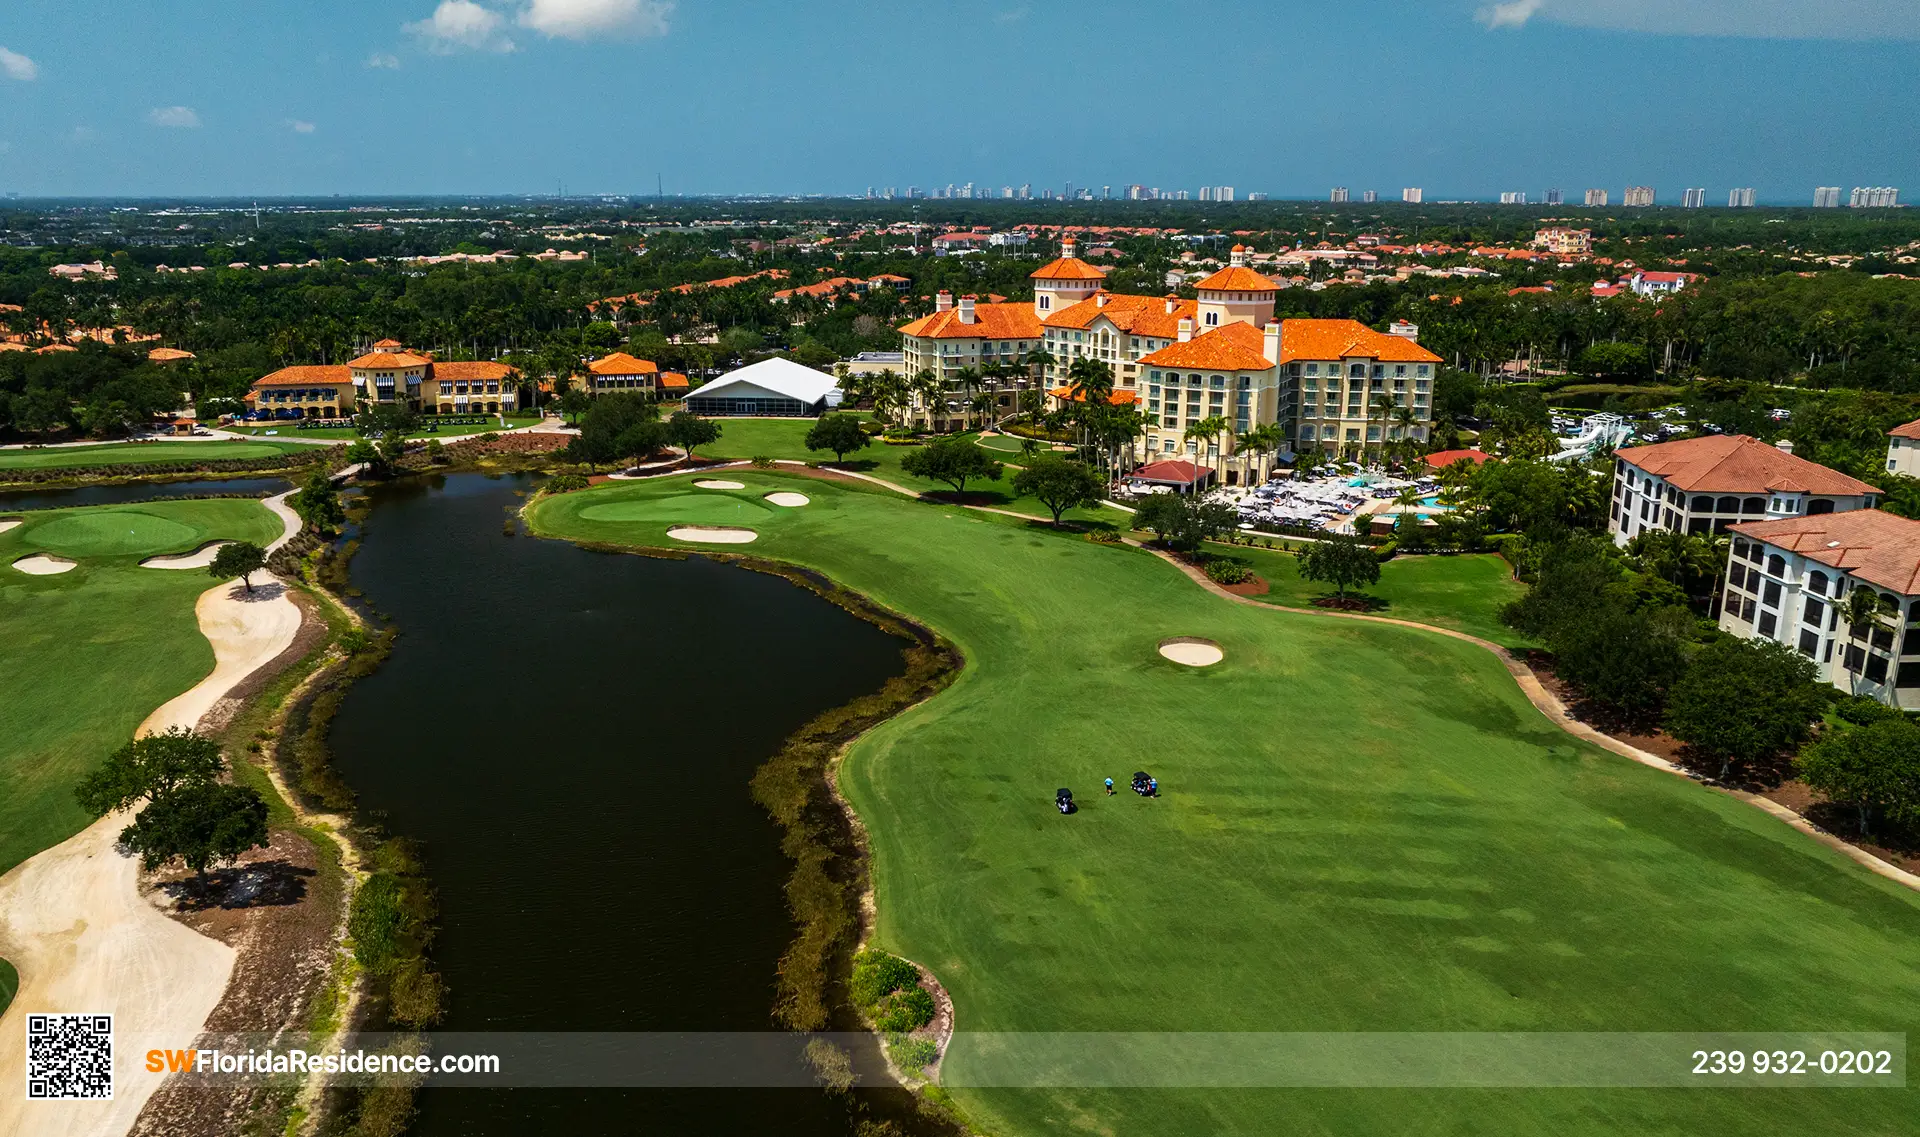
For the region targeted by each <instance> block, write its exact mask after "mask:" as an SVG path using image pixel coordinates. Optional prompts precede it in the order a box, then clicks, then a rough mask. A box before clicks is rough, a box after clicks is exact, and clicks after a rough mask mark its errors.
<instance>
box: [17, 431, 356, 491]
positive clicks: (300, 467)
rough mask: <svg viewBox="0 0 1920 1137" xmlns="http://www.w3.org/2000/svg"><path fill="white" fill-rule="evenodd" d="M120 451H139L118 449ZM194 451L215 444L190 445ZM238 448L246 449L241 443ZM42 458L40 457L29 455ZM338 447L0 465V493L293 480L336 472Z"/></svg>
mask: <svg viewBox="0 0 1920 1137" xmlns="http://www.w3.org/2000/svg"><path fill="white" fill-rule="evenodd" d="M120 445H144V444H134V443H122V444H120ZM192 445H195V446H210V445H218V443H204V442H202V443H193V444H192ZM242 445H252V444H250V443H243V444H242ZM35 453H42V452H35ZM345 454H346V448H345V447H344V446H312V445H306V446H300V447H298V448H295V449H286V450H283V451H282V452H281V453H279V454H274V455H268V456H265V457H259V458H207V459H193V458H182V459H177V460H171V461H167V460H163V461H157V462H116V463H107V464H92V463H75V464H73V465H48V466H40V467H23V466H10V465H7V464H5V463H0V491H5V490H18V489H28V488H31V489H36V490H56V489H76V488H79V487H82V486H103V485H124V484H127V483H131V482H178V481H196V480H200V479H205V478H209V477H239V476H243V475H266V474H281V473H284V474H289V475H291V474H296V473H299V472H301V471H304V470H306V469H308V468H309V467H312V466H314V465H319V464H324V465H326V466H327V467H328V468H330V469H338V468H339V467H340V465H341V464H342V463H343V462H344V461H345Z"/></svg>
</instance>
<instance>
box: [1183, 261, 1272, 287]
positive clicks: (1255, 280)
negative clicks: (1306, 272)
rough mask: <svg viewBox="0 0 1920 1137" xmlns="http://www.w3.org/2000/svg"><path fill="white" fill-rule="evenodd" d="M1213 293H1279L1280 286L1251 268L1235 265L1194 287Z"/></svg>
mask: <svg viewBox="0 0 1920 1137" xmlns="http://www.w3.org/2000/svg"><path fill="white" fill-rule="evenodd" d="M1194 287H1195V288H1198V289H1202V290H1204V291H1211V292H1278V291H1280V286H1279V285H1278V284H1275V283H1274V282H1273V281H1271V280H1268V279H1267V278H1266V277H1264V276H1262V275H1260V274H1259V273H1257V272H1255V271H1253V270H1252V269H1250V268H1243V267H1241V266H1240V265H1233V266H1230V267H1228V268H1223V269H1221V270H1220V271H1219V272H1216V273H1214V274H1213V275H1212V276H1210V277H1208V278H1207V279H1205V280H1203V281H1201V282H1200V283H1199V284H1196V285H1194Z"/></svg>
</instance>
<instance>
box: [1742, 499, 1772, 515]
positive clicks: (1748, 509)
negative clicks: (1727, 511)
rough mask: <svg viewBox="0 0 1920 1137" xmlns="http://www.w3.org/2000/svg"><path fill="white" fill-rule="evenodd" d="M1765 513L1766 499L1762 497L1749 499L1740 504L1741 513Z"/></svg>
mask: <svg viewBox="0 0 1920 1137" xmlns="http://www.w3.org/2000/svg"><path fill="white" fill-rule="evenodd" d="M1766 511H1767V499H1766V498H1764V497H1750V498H1748V499H1747V500H1745V501H1743V502H1741V503H1740V512H1742V513H1765V512H1766Z"/></svg>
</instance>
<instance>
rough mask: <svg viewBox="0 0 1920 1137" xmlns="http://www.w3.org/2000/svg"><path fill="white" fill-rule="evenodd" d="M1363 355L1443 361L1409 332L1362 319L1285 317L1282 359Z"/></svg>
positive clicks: (1402, 360)
mask: <svg viewBox="0 0 1920 1137" xmlns="http://www.w3.org/2000/svg"><path fill="white" fill-rule="evenodd" d="M1352 356H1361V357H1364V358H1367V359H1378V360H1381V361H1383V362H1387V363H1439V362H1440V357H1439V356H1437V355H1435V354H1433V353H1432V352H1430V351H1428V350H1427V349H1426V348H1424V347H1421V346H1420V345H1419V344H1417V343H1415V342H1413V341H1412V340H1410V339H1408V338H1407V337H1405V336H1393V335H1388V334H1387V333H1385V332H1376V331H1374V330H1373V329H1372V328H1369V327H1367V326H1366V325H1365V324H1363V323H1361V322H1360V321H1358V320H1283V321H1281V323H1280V362H1282V363H1292V362H1293V361H1294V360H1296V359H1314V360H1321V359H1327V360H1332V359H1347V358H1349V357H1352Z"/></svg>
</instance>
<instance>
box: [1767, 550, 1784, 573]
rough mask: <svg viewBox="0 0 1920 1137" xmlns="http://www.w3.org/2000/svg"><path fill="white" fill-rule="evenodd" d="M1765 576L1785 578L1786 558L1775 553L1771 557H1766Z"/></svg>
mask: <svg viewBox="0 0 1920 1137" xmlns="http://www.w3.org/2000/svg"><path fill="white" fill-rule="evenodd" d="M1767 575H1768V576H1780V577H1784V576H1786V575H1787V558H1785V557H1783V556H1780V555H1779V554H1777V553H1776V554H1774V555H1773V556H1771V557H1768V558H1767Z"/></svg>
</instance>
